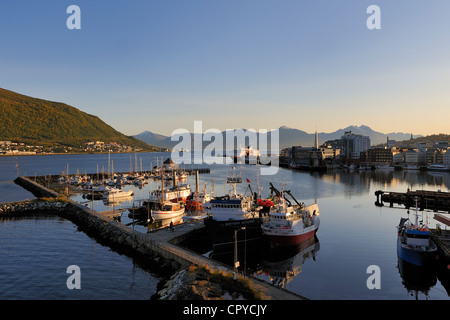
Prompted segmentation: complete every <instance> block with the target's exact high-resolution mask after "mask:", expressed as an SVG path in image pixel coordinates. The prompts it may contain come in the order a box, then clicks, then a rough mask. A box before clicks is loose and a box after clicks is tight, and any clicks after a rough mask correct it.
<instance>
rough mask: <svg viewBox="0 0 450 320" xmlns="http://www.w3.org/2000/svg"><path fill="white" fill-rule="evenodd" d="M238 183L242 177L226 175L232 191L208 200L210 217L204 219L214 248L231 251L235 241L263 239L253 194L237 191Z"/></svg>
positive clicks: (248, 242) (249, 242)
mask: <svg viewBox="0 0 450 320" xmlns="http://www.w3.org/2000/svg"><path fill="white" fill-rule="evenodd" d="M238 183H242V178H241V177H236V176H235V175H233V176H232V177H228V178H227V184H230V185H232V188H233V189H232V191H230V192H229V194H228V195H225V196H222V197H215V198H214V199H211V201H210V202H209V216H208V217H207V218H206V219H204V220H203V221H204V224H205V227H206V230H207V232H208V235H209V237H210V239H211V242H212V246H213V249H214V251H227V250H233V248H234V244H235V241H237V242H246V243H247V244H251V243H252V242H255V241H259V240H261V239H262V231H261V219H260V217H259V213H258V212H257V211H256V206H255V203H254V200H253V197H252V196H251V195H250V196H245V195H243V194H238V193H237V192H236V184H238ZM239 230H243V231H242V232H238V231H239ZM235 236H236V237H237V239H235Z"/></svg>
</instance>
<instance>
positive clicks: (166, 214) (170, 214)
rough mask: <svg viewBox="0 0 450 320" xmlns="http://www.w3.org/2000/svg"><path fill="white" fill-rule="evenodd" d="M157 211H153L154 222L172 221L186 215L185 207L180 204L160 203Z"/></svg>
mask: <svg viewBox="0 0 450 320" xmlns="http://www.w3.org/2000/svg"><path fill="white" fill-rule="evenodd" d="M157 207H159V208H156V209H152V210H151V216H152V218H153V220H163V219H172V218H176V217H180V216H182V215H183V214H184V210H185V208H184V206H183V205H182V204H180V203H175V202H170V201H169V202H165V203H159V204H158V205H157Z"/></svg>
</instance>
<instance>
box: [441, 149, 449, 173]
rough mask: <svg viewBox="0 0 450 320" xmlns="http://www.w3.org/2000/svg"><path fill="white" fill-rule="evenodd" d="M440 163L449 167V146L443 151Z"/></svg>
mask: <svg viewBox="0 0 450 320" xmlns="http://www.w3.org/2000/svg"><path fill="white" fill-rule="evenodd" d="M442 164H443V165H444V166H446V167H447V168H450V148H449V149H447V151H446V152H445V153H444V157H443V161H442Z"/></svg>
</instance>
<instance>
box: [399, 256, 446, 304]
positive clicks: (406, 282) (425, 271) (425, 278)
mask: <svg viewBox="0 0 450 320" xmlns="http://www.w3.org/2000/svg"><path fill="white" fill-rule="evenodd" d="M398 270H399V273H400V276H401V278H402V284H403V286H404V287H405V288H406V290H407V292H408V294H409V295H410V296H412V297H414V298H415V299H416V300H419V297H420V295H421V294H423V295H424V296H425V299H428V298H429V293H430V289H431V288H432V287H434V286H435V285H436V282H437V276H436V269H435V268H433V267H424V266H422V267H419V266H415V265H413V264H410V263H408V262H406V261H404V260H403V259H400V258H399V259H398Z"/></svg>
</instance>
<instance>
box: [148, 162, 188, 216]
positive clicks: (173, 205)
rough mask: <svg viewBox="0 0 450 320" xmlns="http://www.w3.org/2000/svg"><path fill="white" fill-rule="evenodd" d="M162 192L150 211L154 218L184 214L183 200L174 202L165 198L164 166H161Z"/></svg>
mask: <svg viewBox="0 0 450 320" xmlns="http://www.w3.org/2000/svg"><path fill="white" fill-rule="evenodd" d="M161 169H162V171H161V193H160V199H159V202H156V203H153V208H152V209H151V211H150V213H151V216H152V219H153V220H163V219H172V218H177V217H181V216H182V215H183V214H184V210H185V208H184V203H183V202H172V201H170V200H166V199H165V198H164V195H165V193H164V166H163V167H162V168H161Z"/></svg>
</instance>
